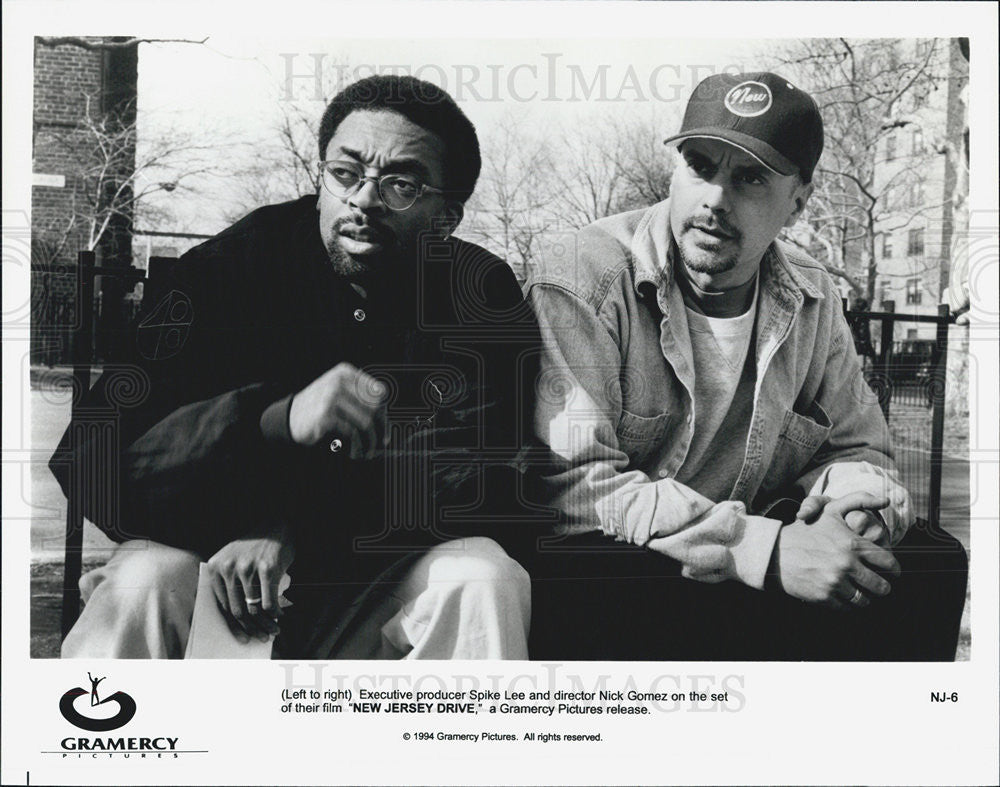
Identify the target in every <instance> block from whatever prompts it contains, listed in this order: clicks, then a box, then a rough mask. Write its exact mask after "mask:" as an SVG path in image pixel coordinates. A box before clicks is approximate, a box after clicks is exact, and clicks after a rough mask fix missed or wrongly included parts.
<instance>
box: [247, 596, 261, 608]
mask: <svg viewBox="0 0 1000 787" xmlns="http://www.w3.org/2000/svg"><path fill="white" fill-rule="evenodd" d="M246 601H247V606H248V607H249V606H250V605H251V604H260V597H257V598H248V599H247V600H246Z"/></svg>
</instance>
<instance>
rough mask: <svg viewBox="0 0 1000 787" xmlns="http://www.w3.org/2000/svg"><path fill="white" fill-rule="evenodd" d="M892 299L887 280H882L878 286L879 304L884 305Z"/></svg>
mask: <svg viewBox="0 0 1000 787" xmlns="http://www.w3.org/2000/svg"><path fill="white" fill-rule="evenodd" d="M891 297H892V293H891V292H890V290H889V280H888V279H882V281H880V282H879V284H878V302H879V304H883V303H885V302H886V301H887V300H889V299H890V298H891Z"/></svg>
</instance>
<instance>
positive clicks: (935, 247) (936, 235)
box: [875, 39, 969, 341]
mask: <svg viewBox="0 0 1000 787" xmlns="http://www.w3.org/2000/svg"><path fill="white" fill-rule="evenodd" d="M930 43H932V42H931V41H926V40H925V41H916V42H907V46H908V48H909V49H912V50H913V51H912V52H910V51H907V52H906V53H905V54H906V55H907V56H910V57H913V58H915V59H920V58H921V57H923V56H924V54H923V53H922V52H921V51H920V48H921V47H922V46H924V47H925V46H928V45H929V44H930ZM937 43H938V46H939V47H940V48H941V52H940V60H941V65H940V66H939V70H940V72H941V73H942V74H943V79H942V82H941V85H940V88H939V89H938V90H935V91H933V92H931V93H930V94H928V95H927V96H926V98H925V100H924V101H922V102H921V103H920V105H919V106H917V107H915V108H914V110H913V112H912V113H911V114H910V116H909V119H910V122H907V123H906V124H905V125H903V126H901V127H900V128H896V129H894V130H893V131H892V132H891V133H890V134H888V135H887V136H886V137H885V139H884V140H883V141H882V143H881V149H880V151H879V152H880V154H881V155H880V156H879V159H878V163H877V166H876V186H877V187H878V188H880V189H881V188H883V185H882V184H885V183H888V182H894V183H898V186H897V187H896V188H894V189H893V190H892V192H891V194H890V197H891V199H890V200H889V204H888V209H887V210H886V212H885V216H884V217H883V218H882V220H881V221H880V222H879V225H878V227H877V229H878V235H877V237H876V246H875V253H876V257H877V258H878V283H877V289H876V292H875V305H876V306H877V305H878V304H880V303H882V302H883V301H889V300H891V301H893V302H894V303H895V305H896V310H897V311H900V312H906V313H908V314H914V313H916V314H935V313H936V312H937V307H938V304H940V303H946V302H948V295H947V290H948V285H949V283H950V278H951V274H952V270H951V268H952V265H951V263H952V260H951V257H952V252H953V248H952V246H953V243H954V234H955V232H956V227H955V217H954V212H955V210H956V208H957V207H958V205H957V204H956V202H957V201H962V200H963V199H964V195H963V193H962V192H964V190H965V188H967V183H966V182H965V178H964V177H963V170H967V166H968V165H967V161H966V154H967V149H966V145H967V142H966V139H965V135H966V133H967V130H968V121H967V111H966V106H965V92H966V88H967V86H968V82H969V64H968V60H967V59H966V56H965V55H964V54H963V53H962V51H961V45H960V42H959V39H951V40H939V41H938V42H937ZM959 231H960V230H959ZM896 331H897V333H896V336H895V339H896V340H897V341H899V340H902V341H916V340H924V341H929V340H932V339H933V338H934V333H935V327H934V326H933V325H930V324H926V323H925V324H922V325H917V324H909V325H897V327H896Z"/></svg>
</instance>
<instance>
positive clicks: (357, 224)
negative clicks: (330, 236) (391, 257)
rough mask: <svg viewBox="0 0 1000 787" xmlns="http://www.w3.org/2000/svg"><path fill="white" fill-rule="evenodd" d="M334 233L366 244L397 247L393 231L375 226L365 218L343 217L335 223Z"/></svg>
mask: <svg viewBox="0 0 1000 787" xmlns="http://www.w3.org/2000/svg"><path fill="white" fill-rule="evenodd" d="M333 232H334V234H335V235H346V236H347V237H349V238H354V239H355V240H360V241H364V242H366V243H378V244H380V245H382V246H386V247H393V246H396V245H397V239H396V236H395V235H394V234H393V233H392V231H390V230H389V229H387V228H386V227H383V226H381V225H378V224H373V223H372V222H370V221H368V220H367V219H366V218H364V217H355V216H343V217H341V218H339V219H337V220H336V221H335V222H334V223H333Z"/></svg>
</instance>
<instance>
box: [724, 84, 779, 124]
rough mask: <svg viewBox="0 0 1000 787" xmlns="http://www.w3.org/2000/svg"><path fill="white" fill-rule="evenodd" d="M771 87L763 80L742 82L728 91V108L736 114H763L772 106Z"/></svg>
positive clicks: (748, 116)
mask: <svg viewBox="0 0 1000 787" xmlns="http://www.w3.org/2000/svg"><path fill="white" fill-rule="evenodd" d="M771 101H772V98H771V88H769V87H768V86H767V85H765V84H762V83H761V82H754V81H753V80H748V81H746V82H740V84H738V85H737V86H736V87H734V88H733V89H732V90H730V91H729V92H728V93H726V98H725V100H724V103H725V105H726V109H728V110H729V111H730V112H732V113H733V114H734V115H739V116H740V117H745V118H752V117H757V115H763V114H764V113H765V112H767V110H769V109H770V108H771Z"/></svg>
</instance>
